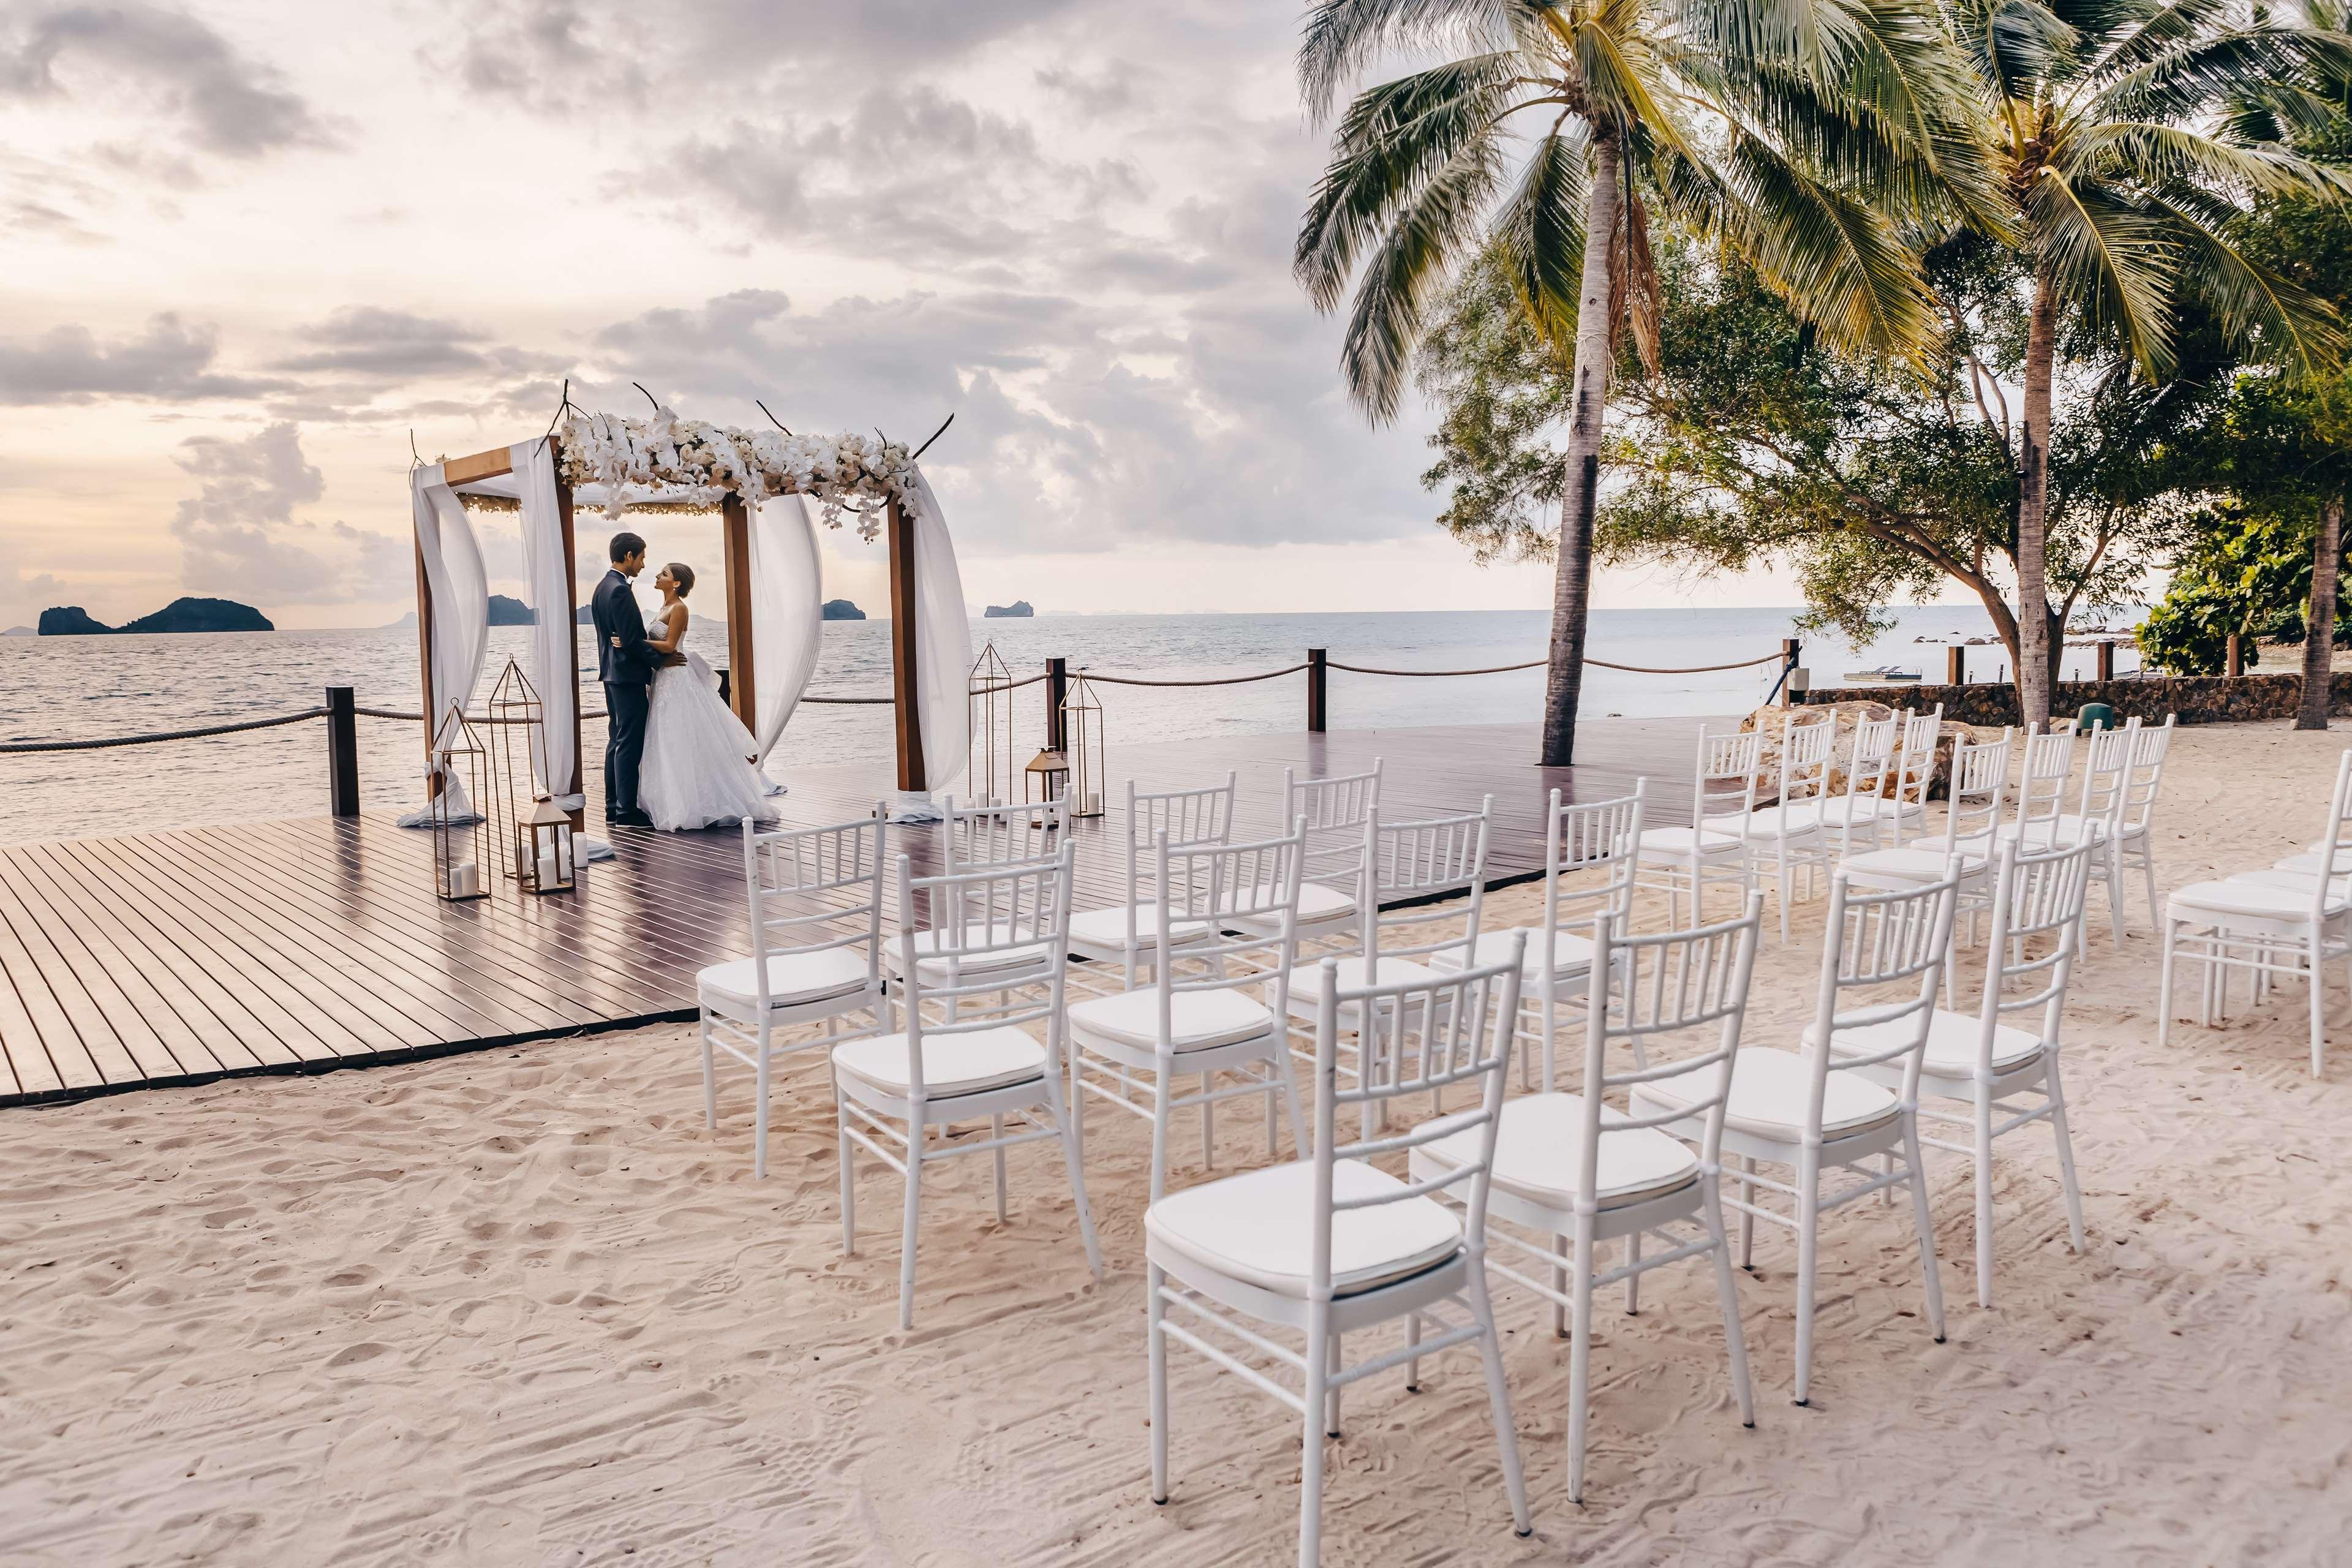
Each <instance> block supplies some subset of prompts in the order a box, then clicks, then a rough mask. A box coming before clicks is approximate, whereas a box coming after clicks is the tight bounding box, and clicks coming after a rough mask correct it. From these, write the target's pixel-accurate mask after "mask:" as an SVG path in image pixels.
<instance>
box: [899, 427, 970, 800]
mask: <svg viewBox="0 0 2352 1568" xmlns="http://www.w3.org/2000/svg"><path fill="white" fill-rule="evenodd" d="M914 481H915V491H916V495H917V498H918V503H919V510H917V512H916V514H915V516H914V517H913V518H912V519H911V520H910V521H912V523H913V525H914V530H915V685H916V700H915V714H916V722H917V726H918V728H919V731H921V734H922V737H923V773H924V776H925V778H926V779H927V780H928V781H929V784H930V786H931V788H933V789H934V790H942V789H949V788H951V787H953V785H954V784H955V782H956V781H957V780H958V779H960V778H961V777H962V776H963V771H964V766H965V763H966V761H967V758H966V752H967V750H968V748H969V745H970V742H971V710H970V708H969V707H968V706H967V704H968V701H969V699H970V686H971V612H969V611H968V610H966V609H965V608H964V603H963V574H962V573H961V572H960V571H958V570H957V569H956V555H955V541H954V540H952V539H950V537H949V536H948V525H947V520H946V518H945V517H944V516H942V515H941V513H940V501H939V498H938V497H937V496H935V495H933V494H932V493H931V482H930V481H929V479H925V478H924V477H923V474H922V470H921V469H917V470H916V471H915V475H914Z"/></svg>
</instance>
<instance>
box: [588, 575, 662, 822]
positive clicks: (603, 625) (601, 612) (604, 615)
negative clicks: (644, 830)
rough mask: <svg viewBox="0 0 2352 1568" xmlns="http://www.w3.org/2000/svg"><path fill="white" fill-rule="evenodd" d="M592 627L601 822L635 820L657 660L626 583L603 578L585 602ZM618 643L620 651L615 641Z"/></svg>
mask: <svg viewBox="0 0 2352 1568" xmlns="http://www.w3.org/2000/svg"><path fill="white" fill-rule="evenodd" d="M589 615H590V616H591V617H592V618H593V620H594V622H595V624H596V667H597V675H598V677H599V679H602V680H603V681H604V711H605V713H606V714H607V715H608V716H609V719H608V728H607V730H606V731H605V736H604V818H605V820H606V821H608V822H609V821H611V820H612V819H613V818H614V817H616V816H620V817H627V816H635V815H636V813H637V811H638V810H639V807H638V805H637V768H638V764H639V763H641V762H642V761H643V760H644V757H645V754H646V683H647V682H649V681H651V680H652V679H653V672H654V666H655V665H656V663H657V662H659V660H660V658H661V656H660V655H659V654H657V653H656V652H655V651H654V649H653V647H652V646H651V645H650V644H648V643H647V642H646V620H645V616H643V615H641V614H639V613H638V610H637V596H636V595H635V594H633V593H631V592H630V591H629V580H628V579H627V578H626V577H624V576H622V575H621V574H619V573H618V572H607V573H605V574H604V581H603V582H601V583H599V584H596V594H595V597H594V598H593V599H592V600H591V601H590V602H589ZM614 637H618V638H620V646H619V647H614V646H613V639H614Z"/></svg>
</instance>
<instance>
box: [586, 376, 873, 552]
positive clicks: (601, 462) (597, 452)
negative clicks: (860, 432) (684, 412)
mask: <svg viewBox="0 0 2352 1568" xmlns="http://www.w3.org/2000/svg"><path fill="white" fill-rule="evenodd" d="M563 477H564V478H565V479H567V480H568V481H569V482H570V483H571V484H572V486H573V487H575V488H577V487H579V486H582V485H592V484H593V485H603V486H604V492H605V501H604V511H605V515H606V516H608V517H614V518H618V517H619V516H620V515H621V514H622V511H623V509H624V506H625V498H624V496H623V494H622V490H623V487H625V486H630V485H635V486H659V487H662V488H665V489H673V490H686V491H689V492H691V496H690V499H691V500H693V501H694V502H696V503H698V504H699V505H704V506H717V505H718V504H719V501H720V500H721V499H722V498H723V497H725V496H728V495H736V496H740V497H741V498H743V500H744V501H745V502H746V503H747V504H749V505H752V506H756V505H758V504H759V503H760V502H761V501H762V500H766V499H767V498H769V497H770V496H787V495H800V496H806V497H808V498H809V499H810V500H814V501H815V502H816V503H817V510H818V512H819V514H820V515H821V516H822V517H823V518H824V523H825V526H826V527H828V528H839V527H840V526H842V518H843V516H844V514H845V513H847V514H849V515H853V516H856V519H857V531H858V534H859V536H860V537H862V538H866V539H872V538H874V537H875V536H876V535H877V534H878V533H879V532H880V531H881V527H882V523H881V514H880V511H879V510H878V509H866V510H855V505H856V502H858V501H861V500H863V501H889V500H896V501H898V503H899V504H900V505H901V506H902V507H904V508H905V509H906V510H907V511H908V513H909V514H910V515H911V514H912V513H914V512H915V511H916V510H918V509H919V506H920V502H919V500H917V496H918V489H917V486H916V484H915V459H914V458H913V457H912V456H910V455H909V454H908V451H907V448H906V447H902V446H900V445H898V443H897V442H895V441H886V440H884V439H882V438H881V437H877V436H857V435H839V436H788V435H786V434H784V432H782V430H754V431H747V430H730V429H726V428H723V427H721V426H717V425H711V424H708V423H706V422H705V421H702V420H699V419H681V418H679V417H678V416H677V415H676V414H674V413H672V412H671V411H670V410H669V409H667V408H662V409H658V410H656V412H655V414H654V416H653V417H652V418H650V419H626V418H623V417H621V416H618V415H613V414H583V415H577V416H574V417H573V418H572V421H571V422H570V423H569V424H567V425H566V426H564V430H563Z"/></svg>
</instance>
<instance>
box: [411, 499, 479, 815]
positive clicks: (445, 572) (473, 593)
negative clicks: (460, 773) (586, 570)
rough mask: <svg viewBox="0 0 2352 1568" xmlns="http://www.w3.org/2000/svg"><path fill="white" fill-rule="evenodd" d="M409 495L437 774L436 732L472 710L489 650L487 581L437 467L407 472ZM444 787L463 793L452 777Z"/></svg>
mask: <svg viewBox="0 0 2352 1568" xmlns="http://www.w3.org/2000/svg"><path fill="white" fill-rule="evenodd" d="M408 493H409V510H410V512H411V514H412V515H413V516H414V517H415V523H416V548H417V551H418V552H419V553H420V555H421V556H422V558H423V560H424V563H425V585H426V587H427V588H428V589H429V590H430V592H431V593H432V595H433V664H432V669H431V674H432V678H433V711H432V712H431V713H430V714H428V715H427V716H426V722H427V723H428V724H430V725H432V726H434V731H435V736H436V742H438V743H439V744H440V745H441V746H442V748H443V750H442V751H441V752H437V753H436V757H435V762H434V768H435V771H436V772H439V771H440V769H441V763H440V758H441V756H443V755H446V747H447V745H448V743H449V741H450V738H451V736H450V734H449V733H447V732H444V731H442V729H441V728H440V726H441V721H442V720H443V719H444V718H446V715H447V714H448V711H449V706H450V704H451V703H453V702H454V703H456V704H457V708H458V710H459V711H460V712H462V711H464V710H466V709H467V707H469V706H470V705H471V704H472V702H473V700H474V688H475V686H476V685H477V684H478V683H479V682H480V680H481V679H482V659H483V658H484V656H485V655H486V654H488V651H489V644H490V579H489V574H488V572H487V571H486V570H485V569H484V568H483V565H482V547H481V544H480V542H479V541H478V540H476V539H475V537H474V525H473V523H472V522H471V521H468V520H467V516H466V508H465V504H464V503H463V502H461V501H460V500H458V499H457V494H456V492H455V491H453V490H451V489H450V488H449V483H448V477H447V475H446V472H445V471H444V469H443V468H442V466H441V465H440V464H438V463H429V464H426V465H425V466H424V467H422V468H417V469H415V470H414V471H413V472H411V473H410V475H409V477H408ZM447 784H448V787H452V788H460V789H462V786H461V785H460V784H459V781H458V780H457V779H456V778H454V777H453V778H451V779H449V780H448V781H447ZM450 809H451V811H452V812H453V813H456V814H467V813H470V811H471V809H472V803H471V802H468V801H466V800H464V799H462V798H459V799H457V800H455V801H453V803H452V805H451V808H450ZM429 810H430V808H429V807H427V808H426V809H425V810H424V811H417V812H412V813H410V814H409V815H408V816H404V817H402V818H401V819H400V820H401V823H402V826H423V825H424V824H425V822H427V821H429V820H430V817H429V816H428V812H429Z"/></svg>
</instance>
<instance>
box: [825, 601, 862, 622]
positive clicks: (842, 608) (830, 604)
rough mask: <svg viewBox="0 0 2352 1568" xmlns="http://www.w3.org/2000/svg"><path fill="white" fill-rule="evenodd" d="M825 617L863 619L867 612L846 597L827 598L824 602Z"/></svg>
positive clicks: (845, 619) (839, 619)
mask: <svg viewBox="0 0 2352 1568" xmlns="http://www.w3.org/2000/svg"><path fill="white" fill-rule="evenodd" d="M824 618H825V619H826V620H828V621H862V620H864V619H865V618H866V612H865V611H863V610H861V609H859V608H858V607H857V606H856V605H853V604H851V603H850V602H849V601H848V600H846V599H827V600H826V601H825V602H824Z"/></svg>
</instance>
